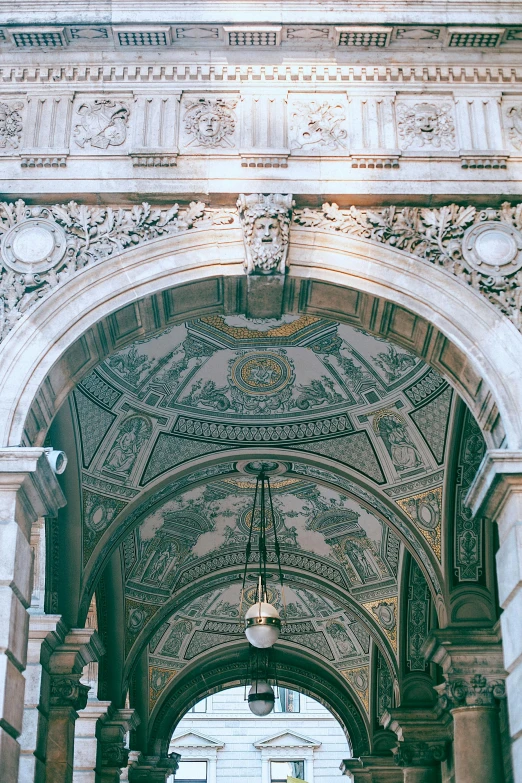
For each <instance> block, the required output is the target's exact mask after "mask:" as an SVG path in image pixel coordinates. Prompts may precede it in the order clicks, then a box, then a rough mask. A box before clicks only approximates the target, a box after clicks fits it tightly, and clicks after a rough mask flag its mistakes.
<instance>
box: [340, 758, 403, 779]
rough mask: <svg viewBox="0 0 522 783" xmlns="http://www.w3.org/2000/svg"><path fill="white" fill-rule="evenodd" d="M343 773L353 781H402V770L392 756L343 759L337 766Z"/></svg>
mask: <svg viewBox="0 0 522 783" xmlns="http://www.w3.org/2000/svg"><path fill="white" fill-rule="evenodd" d="M339 769H340V770H341V772H342V774H343V775H346V776H347V777H351V778H352V780H353V781H354V783H376V782H378V783H402V781H403V774H402V771H401V770H399V769H397V764H396V763H395V759H394V758H393V757H392V756H361V757H360V758H358V759H344V761H341V766H340V767H339Z"/></svg>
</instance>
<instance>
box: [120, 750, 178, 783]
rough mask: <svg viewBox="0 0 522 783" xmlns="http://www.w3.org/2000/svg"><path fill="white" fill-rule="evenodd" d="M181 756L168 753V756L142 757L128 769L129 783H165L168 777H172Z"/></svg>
mask: <svg viewBox="0 0 522 783" xmlns="http://www.w3.org/2000/svg"><path fill="white" fill-rule="evenodd" d="M180 758H181V756H180V754H179V753H169V755H168V756H143V755H140V756H139V758H138V759H137V760H136V761H134V762H133V764H132V766H130V767H129V783H166V780H167V778H168V777H169V775H174V774H175V772H176V770H177V768H178V766H179V760H180Z"/></svg>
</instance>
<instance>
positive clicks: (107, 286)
mask: <svg viewBox="0 0 522 783" xmlns="http://www.w3.org/2000/svg"><path fill="white" fill-rule="evenodd" d="M291 231H292V233H291V241H290V250H289V263H290V267H289V277H288V278H287V280H288V285H289V297H290V299H293V301H292V302H290V303H289V306H288V307H287V309H288V310H290V311H295V310H296V308H298V309H299V310H301V311H303V310H304V311H309V312H314V311H315V312H323V314H324V315H325V316H328V314H329V315H330V317H333V318H335V317H337V318H340V319H341V320H344V321H346V322H348V323H355V322H357V321H359V323H360V326H361V327H362V328H366V329H368V330H369V331H372V332H373V333H375V334H379V335H383V336H387V337H388V338H389V339H391V340H392V341H393V340H395V341H396V342H399V343H400V344H402V345H404V346H407V347H410V349H412V350H414V352H416V353H417V354H418V355H420V356H422V358H424V359H427V360H428V361H429V362H430V363H432V364H433V365H434V366H435V368H436V369H438V370H439V371H440V372H442V373H443V374H444V375H445V376H446V377H447V378H448V379H450V380H451V382H452V383H453V385H454V386H456V388H457V389H458V390H459V392H460V393H461V394H462V396H463V397H464V399H465V400H466V402H467V403H468V405H469V406H470V408H471V409H472V411H473V413H474V415H475V417H476V418H477V420H478V421H479V423H480V425H481V428H482V430H483V432H484V435H485V437H486V439H487V440H488V441H489V443H490V445H492V446H494V447H498V446H500V445H501V444H502V443H503V440H504V434H505V442H506V445H507V446H508V447H510V448H518V447H519V446H520V444H522V373H521V372H520V369H519V367H520V362H519V356H520V354H521V350H522V334H521V333H520V332H519V331H518V330H517V329H516V327H515V326H514V324H513V323H512V322H511V321H510V320H509V319H508V318H507V317H505V316H500V315H499V312H498V310H497V309H496V308H494V306H493V305H492V304H491V303H490V302H488V301H487V300H486V298H485V297H484V296H483V295H482V294H481V293H479V292H478V291H477V290H475V289H474V288H473V287H472V286H471V285H468V284H466V282H463V280H462V279H459V278H458V277H456V276H455V275H454V274H452V273H451V272H448V271H446V270H445V269H442V268H440V267H437V266H436V265H435V264H432V263H428V262H426V261H423V260H422V259H421V258H419V257H417V256H414V255H412V254H410V253H407V252H405V251H402V250H397V249H395V248H393V247H392V246H390V244H385V243H383V242H381V243H378V242H376V241H374V240H373V239H371V238H370V239H368V238H367V237H363V238H362V239H361V238H357V237H353V236H351V235H346V236H345V235H343V234H341V233H340V232H339V231H326V230H323V229H319V230H316V229H315V228H314V227H313V226H312V227H299V228H298V227H297V226H294V227H293V228H292V230H291ZM234 277H236V278H239V279H242V278H243V279H244V277H245V272H244V248H243V243H242V234H241V230H240V228H239V226H237V224H232V225H230V224H229V225H226V224H225V225H218V226H211V227H206V228H202V229H197V230H193V229H190V230H189V229H186V230H184V231H183V232H181V233H176V234H171V235H168V236H166V237H160V238H157V239H155V240H154V241H152V242H149V241H147V242H145V243H144V244H141V245H138V247H134V248H132V249H127V250H124V251H123V252H122V253H119V254H116V255H112V256H110V257H108V258H105V259H104V260H103V261H99V262H97V263H95V264H93V265H91V266H89V265H88V266H87V267H85V268H83V269H80V270H79V271H77V272H76V273H75V274H74V275H73V276H72V277H71V279H68V280H67V281H63V282H59V284H58V285H57V287H56V288H54V289H53V290H52V291H51V292H50V293H49V294H47V295H46V296H44V297H43V299H42V300H41V301H40V302H39V303H38V304H37V305H36V306H34V307H33V308H32V309H30V310H29V311H28V312H27V313H26V314H25V315H24V316H23V317H22V318H21V319H19V321H18V322H17V324H16V325H15V327H14V328H13V329H12V331H11V332H10V333H9V334H8V335H7V337H6V339H5V341H4V343H3V345H2V349H1V351H0V362H1V365H2V381H1V382H2V387H0V399H1V400H2V406H1V409H0V410H1V412H2V423H3V432H2V434H1V440H0V442H3V443H20V442H22V440H23V435H22V432H23V428H24V426H25V425H26V423H27V417H28V415H29V411H30V409H31V405H32V403H33V400H34V399H35V397H36V396H37V394H40V395H43V397H42V400H41V404H40V409H41V416H42V417H43V420H44V421H43V426H44V429H46V427H47V426H48V423H49V422H50V420H51V419H52V416H53V415H54V412H55V411H56V403H57V402H61V401H62V400H63V399H64V398H65V395H66V394H67V393H68V391H69V390H70V388H71V387H72V385H73V384H74V383H76V382H78V380H79V379H80V378H81V377H82V375H83V374H85V373H86V372H87V371H88V370H89V369H90V367H91V366H92V364H93V363H94V362H95V361H99V359H100V358H102V357H103V353H104V351H105V353H107V352H110V350H114V347H111V346H103V345H100V344H99V338H97V336H96V335H95V332H92V330H93V329H94V328H95V327H97V325H98V324H100V323H101V322H102V320H103V319H107V318H111V317H113V316H115V315H116V314H117V313H118V311H119V310H121V309H122V308H124V307H127V306H130V305H132V306H137V307H138V309H139V305H138V302H139V300H144V299H145V298H146V297H151V296H160V297H161V296H164V294H165V292H167V291H168V290H169V289H173V290H175V288H173V287H174V286H179V285H188V284H194V283H197V282H199V283H201V282H202V281H205V280H210V279H214V280H216V279H223V280H226V279H230V278H234ZM291 281H293V282H291ZM230 282H231V283H232V286H231V287H229V289H228V291H226V292H225V287H224V286H222V288H221V290H220V293H219V295H217V296H216V297H215V298H214V301H213V302H212V303H209V305H208V310H207V312H210V311H212V308H214V311H216V312H217V311H220V312H238V308H239V310H241V307H242V302H241V300H242V293H241V286H238V285H237V283H235V284H234V283H233V282H232V281H230ZM216 285H217V287H219V284H216ZM320 286H328V307H325V305H324V298H325V295H326V290H325V289H323V292H322V293H321V291H320ZM333 293H335V296H332V294H333ZM365 297H366V299H365ZM287 298H288V297H287ZM233 299H235V301H232V300H233ZM336 300H337V303H336ZM195 306H196V313H197V308H198V302H196V303H195ZM350 307H351V311H349V312H346V310H350ZM354 308H355V309H354ZM193 313H194V310H193V309H191V307H190V305H189V306H188V307H187V303H186V302H185V303H183V306H182V307H181V308H180V311H179V317H185V318H186V317H187V316H189V315H191V314H193ZM170 315H171V317H172V318H175V317H176V314H174V313H171V314H170ZM137 320H139V318H138V319H137ZM151 326H154V324H153V323H152V324H151V323H148V324H143V323H140V324H137V325H136V327H135V328H134V329H132V328H130V327H129V329H128V333H127V334H125V329H123V330H122V331H123V334H122V336H121V340H122V342H124V341H125V340H126V339H128V340H132V339H135V338H136V334H137V333H138V334H139V333H140V332H141V333H143V330H144V329H145V330H148V329H150V328H151ZM97 328H98V327H97ZM156 328H161V324H159V326H158V327H156ZM89 330H91V332H92V334H93V336H92V337H91V338H90V339H91V341H92V343H93V346H90V345H89V338H88V337H87V335H88V333H89ZM82 340H83V343H81V341H82ZM78 341H80V343H79V344H80V351H79V354H81V353H82V351H83V352H84V354H85V355H84V357H83V362H82V357H81V355H80V356H77V357H76V360H75V364H76V367H74V368H71V367H70V366H67V364H66V363H64V362H63V361H62V360H63V357H64V356H65V355H66V352H67V351H68V349H71V347H72V346H73V345H74V344H75V343H78ZM97 342H98V344H97V345H96V343H97ZM93 353H96V354H97V355H96V357H94V358H93V356H91V354H93ZM69 355H70V354H69ZM15 368H16V372H15ZM53 368H54V369H53ZM51 371H53V374H54V378H53V382H52V383H51V384H49V382H48V381H47V379H48V378H49V376H50V373H51ZM72 375H74V376H75V377H74V380H71V376H72ZM47 408H49V409H48V410H46V409H47ZM38 426H39V423H38V422H36V423H35V426H34V427H33V429H38Z"/></svg>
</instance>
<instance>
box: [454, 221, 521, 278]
mask: <svg viewBox="0 0 522 783" xmlns="http://www.w3.org/2000/svg"><path fill="white" fill-rule="evenodd" d="M462 253H463V255H464V258H465V259H466V261H467V262H468V264H469V265H470V267H472V268H473V269H475V270H477V271H478V272H481V273H482V274H483V275H498V273H500V274H502V275H512V274H514V273H515V272H517V271H518V270H519V269H520V268H521V267H522V234H520V232H519V231H517V230H516V229H515V228H513V226H510V225H509V224H508V223H496V222H493V221H486V222H485V223H478V224H477V225H475V226H471V228H468V230H467V231H466V233H465V234H464V237H463V239H462Z"/></svg>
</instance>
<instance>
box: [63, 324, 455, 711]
mask: <svg viewBox="0 0 522 783" xmlns="http://www.w3.org/2000/svg"><path fill="white" fill-rule="evenodd" d="M71 402H72V410H73V416H74V421H75V427H76V432H77V440H78V444H79V455H80V462H81V470H82V498H83V520H82V522H83V539H82V546H83V563H84V566H85V570H86V573H87V574H90V576H88V578H86V583H85V593H86V595H89V594H90V593H89V591H90V590H91V589H92V588H93V587H94V585H95V583H96V578H97V571H96V568H95V564H96V563H102V562H107V561H106V558H107V557H108V555H109V554H110V552H111V551H112V548H114V546H117V545H118V546H120V547H121V553H122V558H121V559H122V563H123V568H124V575H123V577H124V601H125V606H124V612H125V623H126V631H125V643H124V646H125V650H124V654H125V655H126V656H129V655H130V654H131V652H132V653H133V654H134V653H135V651H136V650H137V649H138V646H139V644H142V642H143V639H144V638H145V641H146V643H148V656H149V708H150V709H152V708H153V707H154V705H155V704H156V703H157V701H158V699H159V696H160V694H161V692H162V691H163V690H164V689H165V688H166V687H167V685H168V683H169V682H171V680H172V679H173V678H174V677H175V675H176V673H178V672H180V671H182V670H183V668H184V667H186V666H187V665H188V664H189V663H190V661H192V660H193V659H194V657H195V656H197V655H200V654H202V653H203V652H204V651H205V650H207V649H209V647H210V646H215V645H218V644H226V643H227V642H228V641H233V640H237V639H238V638H241V633H240V632H239V631H238V627H237V607H238V590H239V582H238V575H237V572H238V569H239V570H240V567H241V564H242V563H243V562H244V559H242V558H244V551H245V543H246V539H247V536H248V532H249V525H250V524H251V519H250V509H251V506H252V499H253V474H254V472H255V470H254V468H252V469H249V467H248V466H249V465H250V466H251V467H252V465H251V464H250V463H248V460H245V461H243V463H242V462H241V460H238V459H237V457H235V458H234V459H232V460H230V459H229V458H228V457H227V455H225V454H224V455H223V461H222V462H220V463H219V462H216V460H214V462H215V464H212V465H209V464H208V456H209V455H210V454H212V453H214V454H216V455H219V453H220V452H225V451H229V450H230V449H234V450H235V451H236V454H237V449H238V448H242V447H249V448H250V449H252V447H268V450H269V449H270V447H272V448H274V447H277V449H278V457H277V458H275V457H273V456H272V459H273V460H274V462H273V468H274V471H273V473H274V475H273V478H272V481H273V489H274V508H275V520H274V523H275V524H276V526H277V529H278V535H279V539H280V542H281V547H282V562H283V570H285V569H287V571H288V573H289V576H288V577H287V587H286V591H287V595H286V604H287V617H286V626H285V632H284V634H283V639H284V641H289V642H291V643H292V644H298V645H300V646H301V647H304V648H306V649H309V650H312V651H313V652H314V654H315V655H316V656H319V657H320V658H322V659H324V661H325V662H327V663H328V665H331V666H333V667H334V668H336V669H337V670H338V671H339V672H341V673H342V675H343V676H344V677H345V678H346V679H347V680H349V681H350V683H351V685H352V686H353V688H352V690H353V689H354V691H353V692H355V693H356V694H357V697H358V698H359V700H360V702H361V704H362V706H363V707H364V709H365V710H366V712H368V699H369V694H370V690H371V689H368V678H369V672H370V669H369V666H370V657H369V656H370V646H371V644H376V645H377V648H378V649H379V651H380V652H379V653H378V655H379V656H380V657H379V666H378V671H379V672H381V674H379V675H378V679H379V677H380V678H381V679H382V682H383V685H382V687H381V691H382V692H383V693H384V692H386V693H388V691H389V688H390V683H391V682H392V674H391V672H392V671H395V670H396V667H397V665H398V664H397V661H398V659H399V658H400V655H401V650H400V645H399V637H400V627H401V622H403V621H404V623H406V622H409V621H408V620H407V618H406V617H405V618H403V619H401V617H400V616H399V610H400V604H399V600H398V595H399V593H400V588H401V585H400V583H399V582H400V564H401V562H402V558H403V552H404V544H402V543H401V538H402V539H403V540H404V541H406V543H407V545H408V546H409V548H410V551H412V552H414V553H416V555H417V556H418V561H419V563H420V564H422V567H423V569H424V575H425V576H426V577H427V579H428V582H429V584H430V589H431V592H432V593H434V594H437V593H440V590H441V588H440V584H441V567H442V566H441V531H442V499H443V497H442V496H443V483H444V470H445V460H446V444H447V437H448V430H449V428H450V424H451V419H452V416H453V411H454V403H455V400H454V395H453V393H452V390H451V389H450V387H449V386H448V385H447V383H446V382H445V381H444V380H443V379H442V378H441V377H440V376H438V375H437V374H436V373H435V372H434V371H433V370H432V369H431V368H430V367H428V366H427V365H426V364H424V363H423V362H422V361H420V360H419V359H417V358H416V357H414V356H413V355H411V354H409V353H407V352H406V351H405V350H404V349H402V348H401V349H398V348H395V347H394V346H393V345H392V344H390V343H388V342H387V341H384V340H381V339H377V338H375V337H373V336H371V335H369V334H368V333H366V332H364V331H362V330H360V329H355V328H352V327H350V326H347V325H342V324H338V323H335V322H332V321H328V320H325V319H322V318H318V317H315V316H307V315H305V316H299V317H298V316H284V317H283V318H282V319H281V320H280V321H269V320H265V321H253V320H249V319H247V318H245V317H244V316H220V315H215V316H209V317H205V318H200V319H197V320H194V321H190V322H186V323H184V324H180V325H178V326H174V327H172V328H170V329H168V330H166V331H164V332H162V333H160V334H157V335H155V336H153V337H150V338H147V339H144V340H140V341H136V342H134V343H133V344H132V345H129V346H127V347H125V348H124V349H123V350H121V351H119V352H118V353H116V354H113V355H112V356H110V357H109V358H108V359H107V360H106V361H104V362H103V363H101V364H100V365H99V366H98V367H96V369H95V370H94V371H93V372H91V374H90V375H89V376H87V377H86V378H85V379H84V380H83V381H82V382H81V384H80V385H79V386H78V387H77V389H76V390H75V391H74V392H73V394H72V395H71ZM289 448H290V449H292V452H288V460H285V459H283V458H282V457H281V454H283V455H284V454H285V451H284V450H285V449H289ZM296 451H299V452H301V453H302V454H304V455H309V456H310V457H312V456H313V457H315V459H316V464H315V465H313V464H309V463H308V464H307V463H306V461H305V462H303V461H300V460H299V459H296V457H295V452H296ZM270 456H271V455H270V454H269V453H268V454H267V459H270ZM325 459H326V460H327V462H326V461H325ZM227 460H228V461H227ZM188 463H190V470H189V471H187V469H186V467H185V466H186V465H187V464H188ZM252 464H253V463H252ZM332 464H337V465H339V466H340V467H342V469H343V471H344V475H341V474H340V473H339V471H337V472H335V471H334V472H332V469H331V468H330V467H329V466H330V465H332ZM173 471H177V474H176V475H175V476H172V473H173ZM171 476H172V477H171ZM164 477H169V481H168V483H165V482H164V481H163V478H164ZM357 477H359V478H358V479H357ZM354 479H357V480H354ZM156 485H157V486H156ZM144 493H146V494H144ZM142 494H144V499H143V500H140V498H141V495H142ZM129 506H130V507H131V510H130V511H129V512H128V513H127V511H126V509H127V507H129ZM234 569H235V570H234ZM227 570H228V572H229V573H228V576H227ZM297 572H299V578H297V577H296V573H297ZM292 574H293V576H292ZM425 576H423V574H422V572H421V571H420V569H418V574H417V577H418V578H417V582H416V584H418V585H419V587H417V588H416V590H415V591H414V590H413V588H412V589H411V590H410V592H411V593H412V595H413V594H414V593H415V595H416V596H417V599H416V600H417V602H418V605H419V606H420V607H422V612H417V616H420V615H422V616H423V617H424V619H423V621H422V622H424V625H425V626H426V623H427V619H426V618H427V612H428V607H429V600H430V599H429V596H430V589H429V588H428V586H427V583H426V579H425ZM419 580H420V581H419ZM273 589H274V600H276V601H277V602H281V601H282V596H280V595H279V593H278V589H277V588H276V587H275V586H274V588H273ZM343 592H344V596H345V600H344V601H343V600H342V599H341V596H342V595H343ZM419 596H424V597H421V598H419ZM169 602H170V603H169ZM165 606H172V607H173V608H172V610H169V611H171V614H170V615H168V614H166V613H165V610H164V608H165ZM172 612H174V613H172ZM234 613H235V615H234ZM422 613H424V614H422ZM422 622H421V623H420V624H419V628H420V627H421V625H422ZM426 627H427V626H426ZM149 629H150V633H153V634H154V636H153V638H152V640H150V633H149ZM145 632H147V634H149V635H148V636H147V635H146V634H145ZM408 633H409V636H408V639H410V637H411V639H413V640H414V641H412V643H411V645H410V647H411V651H410V652H408V656H409V657H408V661H409V662H410V659H411V661H413V662H414V663H413V666H415V660H418V655H417V659H416V658H415V655H416V650H417V648H418V644H417V642H418V639H419V638H421V636H420V635H422V634H421V631H419V629H418V628H416V629H414V630H413V631H412V632H411V633H410V632H408ZM422 633H424V631H422ZM144 634H145V637H144ZM419 634H420V635H419ZM415 639H416V640H417V641H415ZM408 644H409V642H408ZM408 665H410V663H408ZM380 681H381V680H380V679H379V682H380ZM365 682H366V686H364V683H365ZM363 686H364V687H363ZM379 687H380V686H379ZM383 689H384V690H383ZM386 689H388V690H386ZM381 691H379V692H381ZM379 698H380V697H379ZM383 698H384V697H383ZM386 698H388V697H387V696H386ZM385 700H386V699H385ZM383 703H384V702H383Z"/></svg>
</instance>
